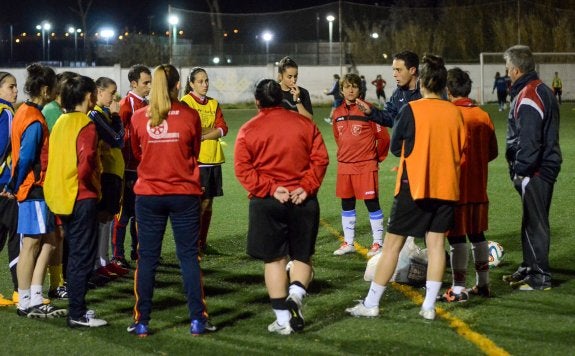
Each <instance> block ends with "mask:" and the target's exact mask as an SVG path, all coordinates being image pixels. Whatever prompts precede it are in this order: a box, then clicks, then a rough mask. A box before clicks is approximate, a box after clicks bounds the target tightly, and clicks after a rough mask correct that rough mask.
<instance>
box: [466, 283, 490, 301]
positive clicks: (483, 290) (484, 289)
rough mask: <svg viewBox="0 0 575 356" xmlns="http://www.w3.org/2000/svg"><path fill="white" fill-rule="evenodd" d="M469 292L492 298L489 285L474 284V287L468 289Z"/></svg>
mask: <svg viewBox="0 0 575 356" xmlns="http://www.w3.org/2000/svg"><path fill="white" fill-rule="evenodd" d="M467 293H469V295H477V296H479V297H483V298H491V296H492V295H491V289H489V286H473V288H469V289H468V290H467Z"/></svg>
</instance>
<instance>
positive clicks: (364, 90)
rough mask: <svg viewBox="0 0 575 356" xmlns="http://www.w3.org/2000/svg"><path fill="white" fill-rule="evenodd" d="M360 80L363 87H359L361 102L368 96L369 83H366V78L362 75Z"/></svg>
mask: <svg viewBox="0 0 575 356" xmlns="http://www.w3.org/2000/svg"><path fill="white" fill-rule="evenodd" d="M359 78H360V79H361V86H360V87H359V98H360V99H361V100H365V96H366V95H367V82H366V81H365V76H363V75H360V76H359Z"/></svg>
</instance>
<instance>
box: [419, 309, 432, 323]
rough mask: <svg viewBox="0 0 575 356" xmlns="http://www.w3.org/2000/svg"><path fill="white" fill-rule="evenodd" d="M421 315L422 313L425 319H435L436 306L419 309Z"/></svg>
mask: <svg viewBox="0 0 575 356" xmlns="http://www.w3.org/2000/svg"><path fill="white" fill-rule="evenodd" d="M419 315H421V316H422V317H423V318H424V319H427V320H434V319H435V308H433V309H427V310H426V309H421V310H420V311H419Z"/></svg>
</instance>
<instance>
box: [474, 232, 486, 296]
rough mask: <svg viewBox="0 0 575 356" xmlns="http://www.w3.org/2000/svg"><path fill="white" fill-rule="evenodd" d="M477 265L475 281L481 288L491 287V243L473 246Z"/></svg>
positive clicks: (478, 243) (477, 243)
mask: <svg viewBox="0 0 575 356" xmlns="http://www.w3.org/2000/svg"><path fill="white" fill-rule="evenodd" d="M471 251H472V252H473V261H474V263H475V280H476V284H477V285H478V286H480V287H484V286H488V285H489V243H488V242H487V241H481V242H475V243H472V244H471Z"/></svg>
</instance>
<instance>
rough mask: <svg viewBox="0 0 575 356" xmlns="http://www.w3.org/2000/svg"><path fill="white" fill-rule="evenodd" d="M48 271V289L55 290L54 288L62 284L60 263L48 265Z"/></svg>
mask: <svg viewBox="0 0 575 356" xmlns="http://www.w3.org/2000/svg"><path fill="white" fill-rule="evenodd" d="M48 271H49V273H50V289H51V290H55V289H56V288H58V287H60V286H63V285H64V277H62V264H59V265H54V266H50V267H48Z"/></svg>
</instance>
